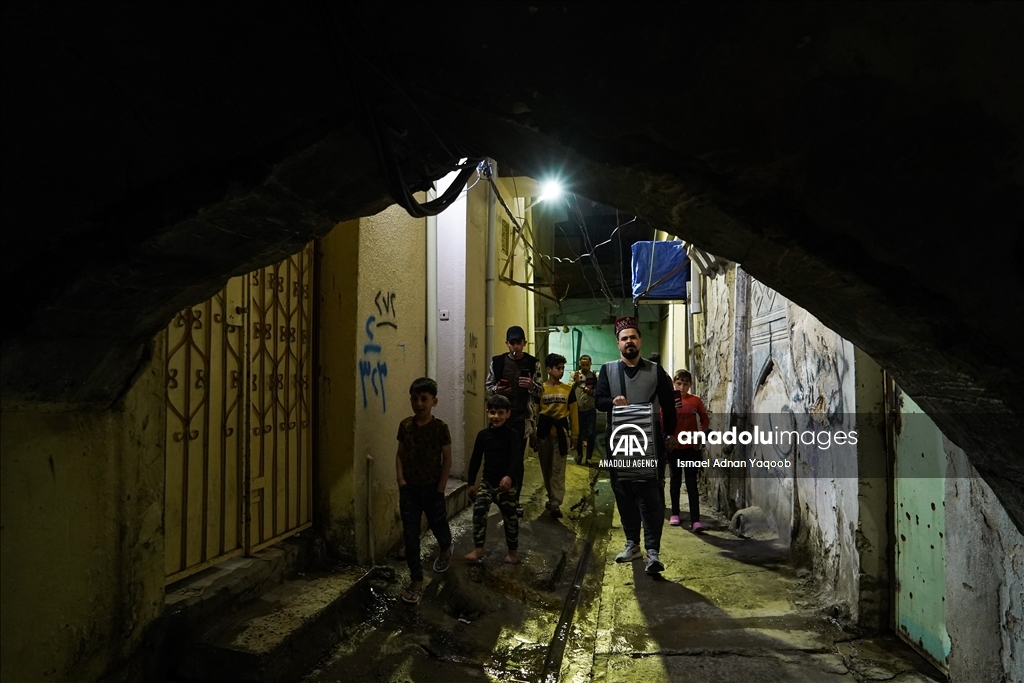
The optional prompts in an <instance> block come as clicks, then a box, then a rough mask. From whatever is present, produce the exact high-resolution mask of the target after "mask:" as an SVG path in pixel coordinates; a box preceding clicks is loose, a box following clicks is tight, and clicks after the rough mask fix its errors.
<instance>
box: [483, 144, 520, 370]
mask: <svg viewBox="0 0 1024 683" xmlns="http://www.w3.org/2000/svg"><path fill="white" fill-rule="evenodd" d="M488 161H489V162H490V164H491V177H492V178H494V182H498V164H497V163H495V161H494V160H493V159H488ZM497 201H498V200H497V197H495V195H494V186H493V185H491V184H490V183H487V271H486V272H487V276H486V277H487V280H486V294H485V304H484V323H485V327H484V358H485V360H486V361H487V362H490V358H491V355H493V354H494V286H495V280H496V273H497V263H496V261H497V260H498V227H497V223H498V221H497V216H498V209H497ZM513 275H514V274H513Z"/></svg>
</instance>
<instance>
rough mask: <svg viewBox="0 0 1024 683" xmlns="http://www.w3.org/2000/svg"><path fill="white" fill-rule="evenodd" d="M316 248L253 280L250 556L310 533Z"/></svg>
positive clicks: (251, 295) (311, 518)
mask: <svg viewBox="0 0 1024 683" xmlns="http://www.w3.org/2000/svg"><path fill="white" fill-rule="evenodd" d="M312 273H313V245H312V243H311V244H309V245H307V247H306V248H305V249H304V250H303V251H302V252H300V253H298V254H296V255H295V256H291V257H289V258H286V259H285V260H283V261H281V262H280V263H276V264H274V265H272V266H267V267H266V268H264V269H262V270H259V271H255V272H253V273H251V274H250V286H249V302H250V303H249V318H250V325H249V330H250V340H249V389H250V397H249V423H250V430H249V434H250V437H249V438H250V442H249V468H248V472H249V485H248V487H247V488H248V491H249V502H248V510H249V519H250V526H249V533H248V540H249V552H254V551H256V550H259V549H260V548H262V547H264V546H266V545H269V544H271V543H273V542H275V541H277V540H279V539H281V538H284V537H285V536H289V535H291V534H294V533H296V532H299V531H301V530H303V529H306V528H308V527H309V526H311V525H312V521H313V501H312V493H313V465H312V457H311V456H312V452H313V439H312V434H313V432H312V419H311V415H310V412H311V410H310V406H311V400H312V396H311V393H310V384H311V373H312V366H313V362H312V353H311V349H312V338H313V296H312V290H313V286H312V283H313V278H312Z"/></svg>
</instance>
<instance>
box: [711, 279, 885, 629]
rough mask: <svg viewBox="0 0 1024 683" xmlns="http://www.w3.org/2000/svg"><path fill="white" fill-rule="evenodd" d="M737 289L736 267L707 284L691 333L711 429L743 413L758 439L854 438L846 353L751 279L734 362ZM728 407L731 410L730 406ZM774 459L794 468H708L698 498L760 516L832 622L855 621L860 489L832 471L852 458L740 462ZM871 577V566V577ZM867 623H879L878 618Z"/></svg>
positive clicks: (727, 451) (851, 449)
mask: <svg viewBox="0 0 1024 683" xmlns="http://www.w3.org/2000/svg"><path fill="white" fill-rule="evenodd" d="M735 281H736V280H735V266H730V267H729V268H728V270H727V272H726V274H725V276H724V277H722V276H718V277H716V278H714V279H711V280H708V279H705V281H704V286H703V293H704V300H703V302H702V307H703V314H701V315H698V316H697V317H698V324H697V326H696V328H695V333H696V339H697V341H696V343H695V356H696V358H697V363H696V368H697V371H698V375H697V376H698V387H699V388H698V393H699V394H701V395H702V397H704V399H705V402H706V403H707V405H708V407H709V412H710V413H711V414H712V428H727V427H728V426H729V424H730V422H731V421H734V420H735V419H737V417H735V414H737V413H749V414H750V415H751V418H750V419H751V420H752V423H751V424H749V425H747V428H752V427H753V426H755V425H756V426H758V427H759V428H760V429H761V430H765V431H770V430H772V429H773V428H780V429H797V430H811V431H813V430H815V429H819V430H820V429H821V428H823V427H824V426H829V427H830V428H831V429H844V430H849V429H855V428H856V425H855V421H856V415H855V413H856V412H857V408H856V401H857V397H856V392H857V388H856V384H855V373H854V353H855V350H854V348H853V345H852V344H850V343H849V342H847V341H845V340H844V339H842V338H841V337H839V335H837V334H836V333H835V332H832V331H831V330H830V329H828V328H827V327H825V326H824V325H822V324H821V322H819V321H818V320H817V319H816V318H815V317H814V316H812V315H810V314H809V313H807V312H806V311H804V310H803V309H802V308H800V307H799V306H796V305H795V304H793V303H792V302H790V301H789V300H787V299H786V298H785V297H784V296H782V295H781V294H778V293H777V292H775V291H773V290H771V289H770V288H768V287H766V286H765V285H763V284H762V283H760V282H758V281H757V280H753V279H751V284H750V296H749V306H750V310H749V314H748V315H749V335H748V336H749V339H748V344H749V346H748V348H747V350H746V352H745V353H741V354H739V355H738V356H734V344H735V338H734V337H735V333H734V330H733V324H734V322H735V317H734V316H735V298H734V297H735V294H734V291H733V283H734V282H735ZM734 357H738V358H743V359H746V361H747V362H748V363H749V366H748V368H747V369H746V372H745V373H736V372H735V370H734V368H733V362H734ZM870 368H871V369H872V371H873V372H874V374H873V375H872V377H873V379H874V381H876V382H877V386H876V388H875V394H877V395H878V396H879V397H880V395H881V386H882V385H881V376H880V372H879V371H878V369H877V366H876V365H874V364H873V363H872V364H871V365H870ZM737 375H738V376H741V377H742V376H746V377H747V378H748V380H747V381H748V383H749V386H747V387H744V388H742V389H743V390H737V389H736V388H734V389H733V393H732V394H730V391H729V383H730V381H732V380H733V378H734V377H736V376H737ZM748 397H749V398H748ZM730 400H733V401H736V402H737V405H736V406H731V405H730V404H729V401H730ZM874 407H875V408H877V407H878V406H874ZM776 422H784V424H782V423H780V424H776ZM881 447H882V443H881V442H880V441H879V440H876V441H875V442H874V443H873V445H872V448H874V449H875V451H876V452H875V455H876V457H884V453H881V452H879V451H878V449H880V448H881ZM732 453H733V451H732V448H731V447H729V446H719V447H714V446H712V447H709V455H711V456H712V457H715V456H716V455H721V456H726V457H729V456H731V455H732ZM780 456H781V457H782V458H790V459H791V461H792V462H793V466H792V467H791V468H776V469H774V470H772V471H769V472H766V473H763V472H759V473H758V474H757V475H756V476H749V475H747V474H746V473H744V472H737V471H735V470H720V469H719V470H716V469H710V470H708V471H706V472H705V474H704V477H703V478H702V490H703V492H704V494H705V495H707V496H708V497H709V498H711V499H712V500H713V501H714V502H715V503H716V505H717V506H718V507H719V509H722V510H723V511H725V512H726V513H727V514H730V515H731V514H732V513H734V512H735V511H736V510H737V509H740V508H743V507H747V506H758V507H760V508H762V510H763V511H764V512H765V515H766V517H767V519H768V521H769V523H770V524H771V525H772V527H773V528H774V530H775V531H776V532H777V533H778V535H779V539H780V541H782V542H783V543H786V544H788V545H789V546H790V548H791V552H792V555H793V558H794V561H795V562H796V563H798V564H800V565H801V566H805V567H808V568H810V569H812V571H813V572H814V574H815V576H816V578H817V580H818V582H819V585H821V586H822V587H823V588H824V589H825V590H826V592H827V594H828V595H831V596H832V597H831V598H829V600H830V601H831V603H832V604H831V605H830V608H831V609H832V611H833V613H835V614H836V615H837V616H841V617H843V618H846V619H853V620H857V619H858V618H859V616H860V615H859V614H858V606H859V604H860V597H859V596H860V592H861V590H862V588H861V571H860V557H859V552H860V551H859V550H858V537H860V543H861V544H862V545H864V544H865V539H864V538H863V532H862V531H860V527H859V521H858V520H859V517H860V509H859V506H860V502H859V494H860V491H859V483H858V480H857V479H856V478H852V477H850V476H849V472H850V471H851V470H850V469H848V468H847V467H846V466H845V465H843V467H840V465H841V464H844V463H849V462H850V461H851V460H853V461H855V460H856V459H857V458H858V457H859V454H858V450H857V448H856V447H855V446H852V445H849V444H844V445H836V444H832V445H831V446H830V448H828V449H823V448H820V447H819V446H817V445H811V446H807V445H788V444H787V445H780V444H773V445H755V446H752V447H751V450H750V452H749V453H748V454H747V457H764V458H766V459H778V458H780ZM840 469H842V470H843V471H842V473H840ZM853 471H855V470H853ZM841 474H846V475H847V476H841ZM874 503H876V504H877V499H874ZM870 531H871V532H872V533H874V534H879V533H883V532H884V531H885V530H884V528H883V527H879V526H878V525H872V526H871V527H870ZM859 534H860V536H859ZM879 544H880V542H879V540H878V538H872V542H869V543H868V545H870V546H872V547H877V546H878V545H879ZM881 545H882V546H884V542H882V543H881ZM878 570H879V568H878V566H877V563H876V565H875V568H874V570H873V571H875V572H877V571H878ZM872 576H876V574H875V573H873V574H872ZM874 590H875V591H876V593H877V589H874ZM877 601H878V600H877V599H876V602H877ZM873 618H875V619H876V620H877V618H878V617H877V614H875V615H874V616H873Z"/></svg>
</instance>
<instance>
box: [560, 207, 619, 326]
mask: <svg viewBox="0 0 1024 683" xmlns="http://www.w3.org/2000/svg"><path fill="white" fill-rule="evenodd" d="M572 198H573V200H574V201H575V202H576V215H577V218H578V219H579V223H580V228H581V229H582V231H583V235H584V241H585V243H586V244H587V245H589V244H590V243H591V240H590V233H589V232H588V231H587V222H586V219H585V218H584V217H583V211H581V210H580V200H579V197H578V196H576V194H575V193H573V195H572ZM566 205H569V200H568V199H566ZM570 208H572V207H571V205H570ZM588 248H589V249H590V250H591V251H590V260H591V263H592V264H593V266H594V268H595V269H596V270H597V281H598V283H599V284H600V286H601V293H602V294H604V298H605V299H606V300H607V301H608V307H609V309H611V308H614V307H615V304H614V302H613V301H612V298H613V297H612V295H611V294H610V293H609V292H608V281H607V280H605V278H604V271H603V270H601V264H600V263H599V262H598V260H597V257H596V256H594V255H593V248H592V247H590V246H588Z"/></svg>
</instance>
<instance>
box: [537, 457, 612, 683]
mask: <svg viewBox="0 0 1024 683" xmlns="http://www.w3.org/2000/svg"><path fill="white" fill-rule="evenodd" d="M597 486H598V479H597V477H596V476H595V477H594V479H593V480H592V481H591V484H590V489H591V493H590V498H589V499H588V501H587V502H588V503H590V504H591V511H592V512H591V516H590V528H589V530H588V531H587V542H586V545H584V546H583V552H582V553H581V554H580V559H579V560H577V561H576V572H575V574H574V575H573V578H572V586H571V587H570V588H569V593H568V595H566V596H565V605H563V607H562V615H561V616H560V617H559V619H558V624H557V625H556V626H555V633H554V636H552V638H551V644H550V645H549V646H548V653H547V656H546V657H545V658H544V668H543V669H542V671H541V677H540V680H541V681H543V683H557V681H558V675H559V672H560V671H561V670H562V659H563V658H564V657H565V644H566V642H567V641H568V640H569V633H570V631H571V630H572V623H573V618H574V616H575V615H576V606H577V604H578V603H579V601H580V595H581V594H582V592H583V590H582V589H583V579H584V577H586V575H587V566H588V565H589V564H590V557H591V555H592V554H593V551H594V541H595V540H596V539H597V533H598V524H597V518H598V517H599V516H600V515H599V514H598V509H597V501H596V498H597V490H596V489H597Z"/></svg>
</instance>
